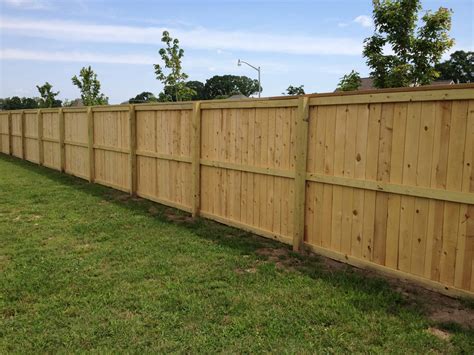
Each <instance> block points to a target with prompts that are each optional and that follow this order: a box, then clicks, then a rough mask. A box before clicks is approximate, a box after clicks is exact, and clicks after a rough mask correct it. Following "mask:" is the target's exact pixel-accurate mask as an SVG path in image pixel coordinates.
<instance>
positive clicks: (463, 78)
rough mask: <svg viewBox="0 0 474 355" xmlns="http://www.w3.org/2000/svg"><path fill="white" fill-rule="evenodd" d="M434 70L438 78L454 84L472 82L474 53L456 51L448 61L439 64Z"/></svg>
mask: <svg viewBox="0 0 474 355" xmlns="http://www.w3.org/2000/svg"><path fill="white" fill-rule="evenodd" d="M435 69H436V70H437V71H438V72H439V73H440V76H439V78H440V79H445V80H454V82H456V83H470V82H474V52H465V51H456V52H454V53H451V56H450V58H449V59H448V60H446V61H445V62H443V63H439V64H437V65H436V66H435Z"/></svg>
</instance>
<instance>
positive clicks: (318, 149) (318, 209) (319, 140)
mask: <svg viewBox="0 0 474 355" xmlns="http://www.w3.org/2000/svg"><path fill="white" fill-rule="evenodd" d="M314 111H315V110H313V112H314ZM315 113H316V115H317V120H316V134H315V144H314V145H315V149H314V151H315V157H314V160H313V163H312V167H311V168H310V169H311V170H310V171H314V172H315V173H317V174H324V154H325V144H326V125H327V121H328V115H327V110H326V112H324V110H323V108H322V107H318V108H317V110H316V112H315ZM312 119H313V116H312V115H311V111H310V122H311V120H312ZM308 170H309V169H308ZM314 190H315V191H314V195H315V196H314V200H313V201H314V205H315V206H314V209H315V212H314V215H315V218H314V219H313V221H312V223H313V225H314V227H313V230H314V236H313V237H312V239H311V240H309V242H310V243H311V244H315V245H318V246H322V239H323V225H324V224H325V223H326V221H325V220H324V219H323V213H324V212H323V211H324V209H325V208H326V206H325V205H324V184H316V186H315V189H314Z"/></svg>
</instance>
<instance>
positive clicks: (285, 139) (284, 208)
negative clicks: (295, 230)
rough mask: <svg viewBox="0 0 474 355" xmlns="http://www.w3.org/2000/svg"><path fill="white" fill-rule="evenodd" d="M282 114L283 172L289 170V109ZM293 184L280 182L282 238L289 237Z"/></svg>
mask: <svg viewBox="0 0 474 355" xmlns="http://www.w3.org/2000/svg"><path fill="white" fill-rule="evenodd" d="M283 110H284V112H283V113H282V126H283V132H282V153H281V162H280V168H281V169H283V170H289V169H290V161H291V159H292V158H291V156H290V154H291V153H290V144H291V115H292V111H291V109H288V108H285V109H283ZM292 183H293V180H292V179H291V180H290V179H282V180H281V196H282V197H281V212H280V213H281V222H280V233H281V234H282V235H284V236H291V234H290V229H289V223H290V222H289V218H290V196H289V195H290V190H289V187H290V184H292ZM291 237H293V236H291Z"/></svg>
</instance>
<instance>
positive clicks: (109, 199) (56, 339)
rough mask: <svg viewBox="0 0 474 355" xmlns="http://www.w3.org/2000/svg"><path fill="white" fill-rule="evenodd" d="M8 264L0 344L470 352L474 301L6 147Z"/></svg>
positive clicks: (4, 241)
mask: <svg viewBox="0 0 474 355" xmlns="http://www.w3.org/2000/svg"><path fill="white" fill-rule="evenodd" d="M0 273H1V277H0V310H1V320H0V321H1V324H0V339H1V340H0V353H6V352H22V353H28V352H56V351H60V352H70V351H81V350H82V351H97V352H116V351H120V352H143V351H147V352H158V351H159V352H188V353H190V352H200V353H209V352H232V353H235V352H246V353H248V352H288V353H309V352H322V351H324V352H331V353H340V352H364V353H366V352H376V353H382V352H393V353H414V352H417V353H419V352H430V351H431V352H443V353H446V352H448V353H449V352H451V353H459V352H465V353H473V352H474V329H473V328H470V327H469V324H467V325H466V324H461V325H460V324H457V323H453V322H446V321H443V322H437V321H436V320H433V318H432V317H431V315H430V312H432V310H433V307H437V305H433V304H431V303H433V302H435V303H436V304H441V303H442V302H440V301H439V300H441V299H442V300H443V302H445V303H446V304H455V305H456V307H458V308H460V309H461V310H462V311H463V312H467V314H468V315H469V314H471V315H472V312H473V310H472V303H473V302H467V301H463V302H458V301H454V300H450V299H447V298H444V297H442V296H438V295H431V292H428V291H423V290H421V289H418V288H413V287H412V288H411V291H406V289H405V288H404V286H403V284H402V283H398V286H395V285H397V283H394V282H393V280H392V281H389V280H386V279H382V278H380V277H374V275H371V274H370V275H368V274H367V273H365V272H361V271H358V270H356V269H354V268H351V267H348V266H344V265H342V264H337V263H331V262H328V261H327V260H325V259H323V258H318V257H317V256H314V255H305V256H300V255H296V254H293V253H292V252H291V251H290V249H289V248H288V247H287V246H285V245H282V244H279V243H277V242H273V241H270V240H267V239H264V238H260V237H257V236H254V235H252V234H249V233H246V232H242V231H239V230H236V229H233V228H230V227H226V226H223V225H220V224H217V223H214V222H211V221H206V220H198V221H192V220H191V218H190V217H189V216H188V215H187V214H185V213H181V212H179V211H176V210H173V209H171V208H167V207H164V206H161V205H158V204H155V203H152V202H149V201H145V200H142V199H137V198H129V197H128V196H127V195H125V194H123V193H121V192H117V191H114V190H111V189H108V188H105V187H101V186H98V185H92V184H89V183H87V182H85V181H83V180H81V179H77V178H74V177H70V176H67V175H64V174H60V173H58V172H54V171H51V170H49V169H46V168H41V167H38V166H35V165H33V164H30V163H26V162H21V161H19V160H16V159H13V158H10V157H5V156H3V155H2V156H0ZM413 290H415V291H413ZM430 295H431V296H430ZM430 302H431V303H430ZM430 309H431V311H430ZM469 312H471V313H469ZM448 313H449V312H448Z"/></svg>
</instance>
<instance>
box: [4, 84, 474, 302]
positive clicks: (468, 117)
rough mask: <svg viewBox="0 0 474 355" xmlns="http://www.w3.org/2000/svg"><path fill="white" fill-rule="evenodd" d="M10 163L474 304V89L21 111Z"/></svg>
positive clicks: (7, 136)
mask: <svg viewBox="0 0 474 355" xmlns="http://www.w3.org/2000/svg"><path fill="white" fill-rule="evenodd" d="M38 119H39V120H38ZM38 128H39V129H41V131H38ZM306 134H307V140H306ZM306 141H307V142H306ZM62 143H64V148H63V147H62V146H63V144H62ZM10 147H11V149H10ZM0 150H1V152H3V153H7V154H11V155H13V156H16V157H20V158H23V159H27V160H30V161H32V162H37V163H40V164H41V163H43V164H44V165H45V166H48V167H50V168H54V169H58V170H61V171H64V170H65V171H66V172H67V173H69V174H72V175H76V176H79V177H82V178H85V179H88V180H89V181H95V182H97V183H100V184H103V185H106V186H110V187H114V188H116V189H120V190H123V191H127V192H130V193H131V194H134V193H136V194H137V195H138V196H141V197H144V198H147V199H150V200H153V201H157V202H160V203H163V204H166V205H169V206H173V207H177V208H180V209H183V210H185V211H189V212H192V213H193V215H194V216H197V215H202V216H204V217H207V218H211V219H214V220H217V221H219V222H222V223H226V224H229V225H233V226H236V227H238V228H242V229H245V230H249V231H253V232H255V233H258V234H260V235H263V236H266V237H270V238H275V239H278V240H281V241H283V242H285V243H288V244H292V243H293V245H294V247H299V246H300V241H301V239H303V240H302V242H303V244H304V245H305V246H306V247H308V248H310V249H312V250H314V251H316V252H318V253H320V254H323V255H326V256H329V257H331V258H334V259H337V260H340V261H343V262H347V263H350V264H352V265H356V266H359V267H370V268H375V269H377V270H379V271H382V272H385V273H388V274H391V275H395V276H401V277H404V278H409V279H412V280H415V281H417V282H419V283H421V284H423V285H425V286H427V287H429V288H434V289H436V290H438V291H441V292H445V293H448V294H451V295H469V296H473V295H474V217H473V216H474V169H473V165H474V85H472V84H471V85H459V86H453V87H444V88H428V89H425V88H421V89H420V88H417V89H403V90H399V89H395V90H388V91H377V92H373V91H372V92H369V93H356V94H342V95H341V94H330V95H326V94H323V95H311V96H309V97H306V98H289V99H288V98H281V99H280V98H279V99H263V100H242V101H230V100H229V101H226V100H223V101H205V102H201V103H189V102H188V103H171V104H154V105H149V104H145V105H133V106H123V105H122V106H105V107H93V108H79V109H73V108H64V109H46V110H42V111H37V110H25V111H11V112H6V113H0ZM303 214H304V216H303ZM303 217H304V224H303Z"/></svg>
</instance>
